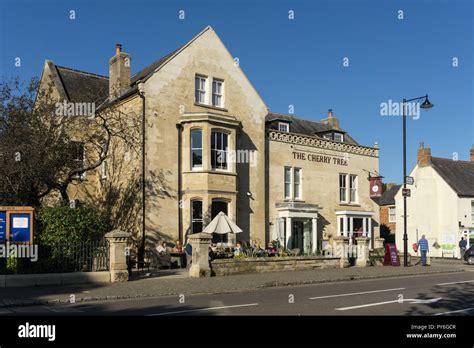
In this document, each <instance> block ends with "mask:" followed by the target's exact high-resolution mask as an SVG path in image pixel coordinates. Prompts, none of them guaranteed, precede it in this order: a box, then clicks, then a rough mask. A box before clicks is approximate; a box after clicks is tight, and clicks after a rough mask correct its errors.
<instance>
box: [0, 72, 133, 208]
mask: <svg viewBox="0 0 474 348" xmlns="http://www.w3.org/2000/svg"><path fill="white" fill-rule="evenodd" d="M84 96H85V99H84V100H85V101H88V102H89V101H91V100H92V101H93V102H94V99H93V98H97V96H94V92H93V91H87V92H86V93H84ZM63 111H64V109H63V108H62V104H61V102H58V100H57V99H55V98H54V97H53V86H51V85H50V86H48V87H47V88H42V89H40V88H39V83H38V80H36V79H32V80H31V81H30V82H29V83H28V84H27V85H24V84H21V83H20V81H19V80H18V79H15V80H3V81H2V82H1V83H0V204H18V205H21V204H28V205H34V206H38V205H39V204H40V202H41V200H42V198H44V197H46V196H47V195H49V194H50V193H52V192H54V191H56V192H58V193H59V194H60V196H61V198H62V201H63V203H65V204H67V203H68V202H69V195H68V188H69V186H70V185H71V184H72V183H74V182H75V181H78V180H81V178H82V177H83V176H84V174H85V173H87V172H92V171H95V170H96V169H97V168H99V167H100V166H101V165H102V163H103V162H104V160H106V159H107V157H108V156H109V152H110V148H111V146H117V144H119V143H120V144H122V145H123V144H126V145H127V147H128V148H129V149H131V151H135V152H136V151H139V149H138V144H139V142H138V139H139V136H138V134H139V133H138V132H139V125H138V123H137V119H136V118H135V117H131V116H130V115H127V114H125V113H123V112H122V111H120V110H119V107H118V106H114V105H109V106H108V107H107V108H103V110H102V111H99V112H95V113H94V114H93V115H90V114H88V115H78V114H74V115H72V116H71V115H70V114H65V113H64V112H63ZM83 153H85V154H87V155H86V156H84V158H81V156H82V154H83Z"/></svg>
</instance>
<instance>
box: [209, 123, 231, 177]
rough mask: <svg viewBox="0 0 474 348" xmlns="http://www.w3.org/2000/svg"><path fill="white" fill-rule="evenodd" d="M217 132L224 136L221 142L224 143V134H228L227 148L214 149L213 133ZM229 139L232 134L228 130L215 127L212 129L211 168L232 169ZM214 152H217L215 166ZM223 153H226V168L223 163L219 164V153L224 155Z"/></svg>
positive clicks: (225, 170)
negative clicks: (213, 160)
mask: <svg viewBox="0 0 474 348" xmlns="http://www.w3.org/2000/svg"><path fill="white" fill-rule="evenodd" d="M215 133H217V134H218V136H222V139H221V143H223V140H224V138H223V137H224V135H225V136H226V138H227V147H226V148H221V149H218V148H216V149H213V148H212V140H213V135H214V134H215ZM229 140H230V134H229V133H227V132H224V131H222V130H219V129H213V130H211V143H210V146H211V169H212V170H218V171H224V172H227V171H229V170H230V162H229ZM214 153H216V159H215V163H214V166H213V165H212V158H213V156H214ZM222 154H224V156H225V168H224V167H223V166H222V164H220V165H219V164H218V158H219V155H221V156H222Z"/></svg>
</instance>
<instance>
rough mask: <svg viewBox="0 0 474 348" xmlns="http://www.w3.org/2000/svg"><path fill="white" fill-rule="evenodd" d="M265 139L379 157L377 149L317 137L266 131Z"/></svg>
mask: <svg viewBox="0 0 474 348" xmlns="http://www.w3.org/2000/svg"><path fill="white" fill-rule="evenodd" d="M267 137H268V139H269V140H270V141H279V142H282V143H288V144H296V145H304V146H311V147H315V148H319V149H326V150H333V151H340V152H348V153H353V154H356V155H362V156H369V157H379V149H378V148H374V147H368V146H361V145H355V144H348V143H339V142H336V141H331V140H326V139H322V138H319V137H312V136H308V135H303V134H296V133H287V132H280V131H277V130H267Z"/></svg>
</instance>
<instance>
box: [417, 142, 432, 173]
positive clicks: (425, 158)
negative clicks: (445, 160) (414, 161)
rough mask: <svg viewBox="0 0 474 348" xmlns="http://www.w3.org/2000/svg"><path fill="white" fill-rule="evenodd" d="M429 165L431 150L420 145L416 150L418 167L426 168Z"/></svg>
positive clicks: (422, 144)
mask: <svg viewBox="0 0 474 348" xmlns="http://www.w3.org/2000/svg"><path fill="white" fill-rule="evenodd" d="M430 164H431V149H430V148H428V147H426V148H425V144H424V143H420V148H419V149H418V165H419V166H420V167H426V166H429V165H430Z"/></svg>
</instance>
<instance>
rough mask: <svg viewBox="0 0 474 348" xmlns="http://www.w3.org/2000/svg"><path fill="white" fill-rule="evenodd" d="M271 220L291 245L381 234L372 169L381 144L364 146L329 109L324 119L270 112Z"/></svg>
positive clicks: (308, 248)
mask: <svg viewBox="0 0 474 348" xmlns="http://www.w3.org/2000/svg"><path fill="white" fill-rule="evenodd" d="M266 124H267V131H266V137H267V138H266V140H267V142H266V143H267V153H268V159H267V168H268V180H267V183H268V187H267V192H268V212H269V214H268V223H269V224H270V225H273V230H274V232H273V234H274V235H275V236H284V240H285V245H286V247H287V248H289V249H293V248H297V249H300V250H301V251H302V252H303V253H315V252H317V251H321V250H325V249H326V248H327V246H328V243H330V242H331V239H332V237H334V236H346V237H349V243H351V244H352V243H353V242H354V240H355V237H369V238H370V240H371V241H370V244H369V245H370V246H371V247H373V241H374V238H376V237H378V236H379V228H378V221H379V216H378V209H377V206H376V204H375V203H374V201H373V200H372V199H371V198H370V192H369V191H370V190H369V179H368V178H369V174H371V173H372V175H374V174H373V173H377V172H378V149H377V148H373V147H366V146H361V145H359V144H358V143H357V142H356V141H355V140H354V139H353V138H352V137H351V136H350V135H349V134H348V133H347V132H345V131H344V130H342V129H341V127H340V125H339V120H338V119H337V118H336V117H334V116H333V113H332V110H329V112H328V116H327V118H326V119H324V120H321V121H320V122H315V121H309V120H305V119H301V118H299V117H294V116H289V115H282V114H277V113H269V114H268V115H267V117H266Z"/></svg>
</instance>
